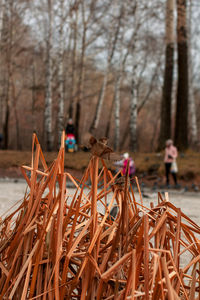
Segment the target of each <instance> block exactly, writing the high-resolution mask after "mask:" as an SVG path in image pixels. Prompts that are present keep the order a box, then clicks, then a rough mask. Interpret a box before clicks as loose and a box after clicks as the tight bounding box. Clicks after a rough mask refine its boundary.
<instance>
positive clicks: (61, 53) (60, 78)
mask: <svg viewBox="0 0 200 300" xmlns="http://www.w3.org/2000/svg"><path fill="white" fill-rule="evenodd" d="M58 13H59V44H58V97H59V98H58V141H57V143H58V145H60V143H61V136H62V131H63V130H64V65H63V64H64V61H63V59H64V25H65V20H66V18H65V15H64V0H59V7H58Z"/></svg>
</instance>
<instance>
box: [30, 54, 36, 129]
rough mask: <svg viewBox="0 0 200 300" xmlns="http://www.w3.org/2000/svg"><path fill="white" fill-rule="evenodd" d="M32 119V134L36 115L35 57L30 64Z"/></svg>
mask: <svg viewBox="0 0 200 300" xmlns="http://www.w3.org/2000/svg"><path fill="white" fill-rule="evenodd" d="M31 69H32V109H31V113H32V119H33V132H36V113H35V102H36V67H35V57H34V58H33V63H32V68H31Z"/></svg>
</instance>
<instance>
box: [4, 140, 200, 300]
mask: <svg viewBox="0 0 200 300" xmlns="http://www.w3.org/2000/svg"><path fill="white" fill-rule="evenodd" d="M99 161H101V167H100V163H99ZM39 162H40V163H41V165H42V167H40V169H39ZM27 172H31V177H30V178H29V176H27ZM22 173H23V175H24V177H25V179H26V181H27V184H28V186H29V190H30V192H29V193H28V194H26V195H25V197H24V200H23V202H22V203H21V204H20V206H19V207H18V208H17V209H16V210H15V211H14V212H12V213H11V214H10V215H9V216H7V217H6V218H4V220H2V221H1V224H0V226H1V233H0V235H1V240H0V299H22V300H24V299H43V300H45V299H50V300H52V299H56V300H58V299H156V300H157V299H169V300H172V299H174V300H176V299H188V300H193V299H200V289H199V283H200V243H199V239H198V238H197V237H196V236H197V234H199V233H200V227H199V226H198V225H196V224H195V223H194V222H193V221H192V220H191V219H189V218H188V217H187V216H186V215H184V214H183V213H182V212H181V210H180V209H179V208H176V207H175V206H174V205H173V204H172V203H170V202H169V201H166V200H165V199H163V198H162V196H161V194H159V193H158V204H157V205H156V206H155V205H153V204H152V203H151V204H150V208H147V207H145V206H144V205H143V202H142V195H141V193H140V189H139V184H138V181H137V178H135V181H136V185H135V188H137V189H138V190H139V194H140V202H136V199H135V196H134V192H133V189H132V187H130V190H129V188H128V184H127V178H126V181H125V187H124V190H122V191H120V190H117V188H115V185H114V188H113V182H114V180H115V177H116V176H115V177H113V175H112V174H111V172H110V171H109V170H108V169H107V167H106V164H105V162H104V161H103V160H101V159H100V158H98V157H94V156H93V157H92V158H91V160H90V162H89V165H88V167H87V169H86V170H85V172H84V175H83V177H82V179H81V181H78V180H77V179H76V178H74V177H73V176H72V175H70V174H69V173H65V172H64V135H63V136H62V143H61V148H60V151H59V153H58V157H57V159H56V160H55V161H54V162H53V164H52V165H51V166H50V167H48V166H47V165H46V162H45V159H44V156H43V153H42V151H41V147H40V144H39V142H38V139H37V137H36V135H33V145H32V161H31V167H26V166H23V167H22ZM88 180H91V186H87V184H86V182H88ZM67 181H71V182H72V183H73V184H74V188H75V192H74V194H73V195H71V194H70V190H69V191H68V190H67V189H66V183H67ZM108 198H109V199H110V201H109V205H107V201H108ZM116 204H117V206H118V214H117V216H116V218H115V220H114V221H113V220H112V219H111V218H110V211H111V208H112V207H113V205H116ZM100 205H101V210H100V209H99V207H100ZM102 207H103V210H104V212H105V213H102ZM183 256H185V257H186V258H187V262H185V260H183V259H182V257H183ZM184 262H185V264H184Z"/></svg>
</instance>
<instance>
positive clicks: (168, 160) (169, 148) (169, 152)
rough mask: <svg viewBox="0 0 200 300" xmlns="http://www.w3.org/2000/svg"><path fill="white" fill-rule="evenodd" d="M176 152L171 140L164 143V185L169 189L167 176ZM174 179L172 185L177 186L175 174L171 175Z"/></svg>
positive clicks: (176, 154)
mask: <svg viewBox="0 0 200 300" xmlns="http://www.w3.org/2000/svg"><path fill="white" fill-rule="evenodd" d="M177 156H178V151H177V148H176V147H175V146H174V145H173V141H172V140H167V141H166V147H165V157H164V163H165V174H166V185H167V186H168V187H169V174H170V172H171V165H172V162H173V161H174V160H175V159H176V158H177ZM171 174H172V176H173V179H174V183H175V185H176V186H177V177H176V173H174V172H173V173H171Z"/></svg>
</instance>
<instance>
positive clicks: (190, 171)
mask: <svg viewBox="0 0 200 300" xmlns="http://www.w3.org/2000/svg"><path fill="white" fill-rule="evenodd" d="M131 156H132V157H133V159H134V161H135V164H136V176H138V178H139V182H140V184H141V183H142V182H143V183H144V184H145V185H146V186H149V187H156V186H157V187H162V186H164V184H165V176H164V163H163V156H164V153H134V154H132V155H131ZM44 157H45V159H46V162H47V165H48V166H50V165H51V163H52V162H53V160H54V159H55V158H56V157H57V152H51V153H44ZM89 160H90V153H88V152H82V151H80V152H76V153H66V155H65V169H66V171H67V172H70V173H71V174H72V175H73V176H75V177H77V178H81V176H82V174H83V171H84V169H85V168H86V167H87V165H88V162H89ZM30 163H31V152H28V151H5V150H0V178H6V177H7V178H22V177H23V176H22V174H21V170H20V166H22V165H27V166H30ZM177 163H178V168H179V172H178V181H179V184H180V185H181V186H182V187H187V188H188V189H189V190H192V189H194V186H195V188H196V189H197V190H198V189H199V190H200V155H199V153H197V152H193V151H187V152H185V153H180V154H179V158H178V160H177ZM107 165H108V167H109V168H110V169H111V170H112V171H115V170H116V168H115V166H114V165H113V164H111V163H109V162H108V163H107Z"/></svg>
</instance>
